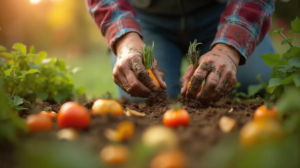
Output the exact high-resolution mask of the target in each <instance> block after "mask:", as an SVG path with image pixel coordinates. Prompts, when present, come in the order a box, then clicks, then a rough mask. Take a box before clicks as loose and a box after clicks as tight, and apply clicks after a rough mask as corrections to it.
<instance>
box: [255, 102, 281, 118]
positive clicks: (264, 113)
mask: <svg viewBox="0 0 300 168" xmlns="http://www.w3.org/2000/svg"><path fill="white" fill-rule="evenodd" d="M264 118H271V119H275V120H280V119H281V118H279V116H278V112H277V108H276V107H275V106H273V107H271V108H267V107H266V106H265V105H261V106H260V107H258V108H257V109H256V110H255V113H254V120H260V119H264Z"/></svg>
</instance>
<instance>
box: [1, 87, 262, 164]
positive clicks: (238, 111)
mask: <svg viewBox="0 0 300 168" xmlns="http://www.w3.org/2000/svg"><path fill="white" fill-rule="evenodd" d="M175 102H181V103H182V104H183V107H184V109H185V110H187V111H188V112H189V114H190V119H191V120H190V123H189V125H188V126H187V127H179V128H177V129H174V130H175V132H176V133H177V134H178V137H179V142H180V150H181V151H183V152H184V153H185V154H186V156H187V158H189V159H188V162H189V167H197V165H199V163H198V162H199V157H202V156H203V155H204V154H205V153H207V152H208V151H209V150H210V149H211V148H212V147H213V146H214V145H216V144H217V142H219V141H220V140H221V139H222V138H223V137H224V136H226V133H223V132H222V131H221V130H220V128H219V120H220V118H221V117H222V116H228V117H230V118H233V119H235V120H236V121H237V129H240V128H241V127H242V126H243V125H244V124H245V123H246V122H248V121H250V120H251V119H252V118H253V113H254V110H255V109H256V108H257V107H258V106H260V105H261V104H260V103H257V102H252V103H250V104H246V103H235V102H233V100H232V99H230V98H223V99H221V101H219V102H217V103H211V104H210V105H208V106H204V105H202V104H201V103H200V102H198V101H196V100H187V99H186V98H179V99H177V100H167V96H166V95H165V93H164V92H163V91H161V92H156V93H155V94H153V95H151V96H150V97H149V99H148V100H147V101H146V102H145V103H138V104H137V103H132V104H129V103H127V102H126V101H124V99H122V100H120V103H121V104H122V106H123V107H124V109H126V108H127V107H128V108H130V109H133V110H136V111H139V112H142V113H145V114H146V116H145V117H135V116H130V117H128V116H126V115H124V114H123V115H122V116H120V117H118V116H113V115H110V114H107V115H105V116H101V115H96V116H92V119H91V122H90V126H89V128H88V129H87V130H85V131H80V135H79V139H80V141H82V142H84V143H85V144H87V145H88V146H90V147H91V148H92V149H93V150H94V151H93V152H95V153H96V152H97V153H98V152H99V151H100V150H101V149H102V148H103V147H104V146H105V145H107V144H110V143H111V142H110V140H108V139H107V138H106V137H105V135H104V131H105V130H106V129H108V128H111V129H115V128H116V126H117V125H118V124H119V123H120V122H121V121H132V122H133V123H134V125H135V134H134V137H133V138H131V139H130V140H128V141H125V142H122V143H123V144H125V145H127V146H132V145H134V144H136V143H137V142H138V141H139V140H140V138H141V134H142V133H143V131H144V130H145V129H146V128H148V127H149V126H152V125H157V124H162V117H163V114H164V113H165V112H166V111H167V110H168V109H170V105H172V104H174V103H175ZM92 105H93V101H91V102H87V103H84V106H85V107H86V108H87V109H89V111H90V109H91V107H92ZM42 106H44V107H52V110H53V111H55V112H58V110H59V108H60V106H61V104H54V105H50V104H49V103H43V105H42ZM29 114H30V112H29V111H26V110H23V111H22V112H21V113H20V115H21V117H23V118H26V117H27V116H28V115H29ZM54 122H56V121H55V120H54ZM56 131H58V127H57V126H55V129H54V130H53V131H51V132H49V133H41V134H42V135H45V136H47V137H50V138H53V139H55V138H56V137H55V132H56ZM41 134H40V135H31V136H38V137H39V138H41V139H43V140H44V141H45V139H44V138H42V137H43V136H42V135H41ZM24 138H26V137H24ZM27 138H29V136H27ZM45 143H47V141H45ZM10 154H11V156H13V152H12V153H10ZM2 155H3V154H2ZM2 157H3V156H2ZM2 160H4V162H5V160H6V161H9V162H11V163H13V161H12V160H13V159H12V158H11V157H8V158H7V157H5V159H3V158H2ZM2 162H3V161H2ZM11 163H10V164H7V165H9V167H10V168H11V165H12V164H11ZM4 165H5V164H4Z"/></svg>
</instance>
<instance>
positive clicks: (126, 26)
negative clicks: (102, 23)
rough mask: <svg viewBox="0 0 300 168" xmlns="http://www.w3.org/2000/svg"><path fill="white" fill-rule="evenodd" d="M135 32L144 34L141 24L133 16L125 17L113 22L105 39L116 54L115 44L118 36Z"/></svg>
mask: <svg viewBox="0 0 300 168" xmlns="http://www.w3.org/2000/svg"><path fill="white" fill-rule="evenodd" d="M129 32H135V33H137V34H139V35H140V36H141V38H142V37H143V36H142V31H141V27H140V25H139V24H138V23H137V21H136V20H135V19H133V18H124V19H120V20H118V21H116V22H115V23H113V24H112V25H111V26H110V27H109V28H108V29H107V30H106V32H105V39H106V42H107V44H108V46H109V48H110V49H111V50H112V51H113V53H114V54H116V52H115V49H114V45H115V43H116V41H117V39H118V38H120V37H122V36H123V35H125V34H126V33H129Z"/></svg>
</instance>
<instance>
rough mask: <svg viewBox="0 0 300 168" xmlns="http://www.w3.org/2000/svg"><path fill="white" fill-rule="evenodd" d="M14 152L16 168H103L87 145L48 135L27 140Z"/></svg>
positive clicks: (96, 155) (95, 154) (97, 157)
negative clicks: (16, 159) (15, 154)
mask: <svg viewBox="0 0 300 168" xmlns="http://www.w3.org/2000/svg"><path fill="white" fill-rule="evenodd" d="M16 151H17V158H18V162H17V163H18V167H23V168H41V167H43V168H83V167H88V168H104V165H102V164H101V163H100V161H99V156H98V154H97V153H95V152H93V150H91V149H90V148H89V147H88V146H87V145H84V144H83V143H81V142H80V141H75V142H69V141H62V140H58V139H55V138H53V136H49V135H48V136H47V135H43V136H32V137H30V138H27V139H26V140H24V141H23V142H22V144H19V145H18V147H17V150H16Z"/></svg>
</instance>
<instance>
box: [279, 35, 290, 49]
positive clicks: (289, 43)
mask: <svg viewBox="0 0 300 168" xmlns="http://www.w3.org/2000/svg"><path fill="white" fill-rule="evenodd" d="M279 34H280V35H281V36H282V37H283V39H284V40H286V37H285V36H284V34H282V33H281V32H279ZM288 43H289V45H290V46H291V47H293V44H292V43H291V42H290V41H289V42H288Z"/></svg>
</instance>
